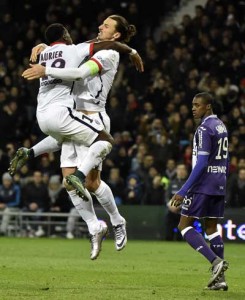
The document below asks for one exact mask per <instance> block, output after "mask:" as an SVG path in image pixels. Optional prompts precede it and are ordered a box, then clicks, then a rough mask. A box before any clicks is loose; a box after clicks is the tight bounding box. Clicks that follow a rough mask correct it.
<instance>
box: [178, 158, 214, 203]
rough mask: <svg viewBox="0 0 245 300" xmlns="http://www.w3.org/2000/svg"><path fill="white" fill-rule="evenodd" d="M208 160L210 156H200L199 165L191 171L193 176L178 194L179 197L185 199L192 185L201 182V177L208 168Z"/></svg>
mask: <svg viewBox="0 0 245 300" xmlns="http://www.w3.org/2000/svg"><path fill="white" fill-rule="evenodd" d="M208 158H209V155H199V156H198V159H197V163H196V165H195V167H194V168H193V170H192V171H191V174H190V176H189V178H188V179H187V181H186V182H185V184H184V185H183V186H182V188H181V189H180V190H179V191H178V192H177V194H178V195H180V196H182V197H184V196H185V195H186V194H187V192H188V190H189V189H190V188H191V187H192V185H193V184H194V183H195V182H196V181H198V180H199V178H200V176H201V175H202V174H203V172H204V171H205V169H206V168H207V166H208Z"/></svg>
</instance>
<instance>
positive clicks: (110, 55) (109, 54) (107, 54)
mask: <svg viewBox="0 0 245 300" xmlns="http://www.w3.org/2000/svg"><path fill="white" fill-rule="evenodd" d="M94 56H95V57H101V58H103V59H112V60H115V59H119V53H118V52H117V51H115V50H112V49H108V50H100V51H98V52H97V53H95V54H94Z"/></svg>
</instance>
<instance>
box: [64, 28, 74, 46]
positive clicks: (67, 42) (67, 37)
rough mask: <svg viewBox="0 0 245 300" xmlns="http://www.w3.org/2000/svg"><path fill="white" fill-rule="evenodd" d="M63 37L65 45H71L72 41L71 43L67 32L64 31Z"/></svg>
mask: <svg viewBox="0 0 245 300" xmlns="http://www.w3.org/2000/svg"><path fill="white" fill-rule="evenodd" d="M63 37H64V39H65V40H66V44H67V45H72V43H73V41H72V38H71V36H70V33H69V32H68V31H67V30H65V31H64V36H63Z"/></svg>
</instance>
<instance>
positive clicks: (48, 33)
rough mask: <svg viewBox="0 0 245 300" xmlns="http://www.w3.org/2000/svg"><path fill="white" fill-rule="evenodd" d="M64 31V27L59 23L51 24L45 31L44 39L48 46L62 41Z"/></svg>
mask: <svg viewBox="0 0 245 300" xmlns="http://www.w3.org/2000/svg"><path fill="white" fill-rule="evenodd" d="M65 30H66V29H65V27H64V25H62V24H60V23H54V24H51V25H49V26H48V27H47V29H46V30H45V39H46V40H47V42H48V43H49V44H51V43H54V42H56V41H59V40H61V39H62V37H63V35H64V33H65Z"/></svg>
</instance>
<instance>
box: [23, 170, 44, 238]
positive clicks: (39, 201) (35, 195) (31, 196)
mask: <svg viewBox="0 0 245 300" xmlns="http://www.w3.org/2000/svg"><path fill="white" fill-rule="evenodd" d="M23 204H24V207H23V211H25V212H31V213H37V214H36V215H33V216H31V217H29V218H28V220H30V221H35V224H34V225H33V227H32V226H31V225H30V226H28V228H27V230H28V234H29V236H30V237H32V236H34V234H35V236H38V237H40V236H43V235H44V234H45V232H44V229H43V227H42V226H41V225H38V222H40V221H42V220H43V219H42V217H41V216H40V214H39V213H41V212H47V211H48V208H49V206H50V198H49V194H48V188H47V186H46V185H45V184H44V183H43V174H42V173H41V172H40V171H37V170H36V171H34V172H33V178H32V181H31V182H29V183H28V184H27V185H26V186H25V187H24V189H23Z"/></svg>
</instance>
